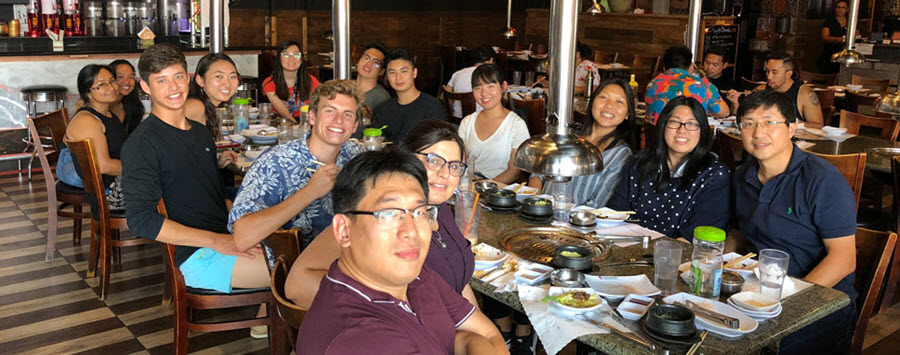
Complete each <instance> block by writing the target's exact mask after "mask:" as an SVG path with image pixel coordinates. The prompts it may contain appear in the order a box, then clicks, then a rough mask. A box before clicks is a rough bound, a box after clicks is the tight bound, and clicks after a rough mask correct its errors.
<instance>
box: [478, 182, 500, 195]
mask: <svg viewBox="0 0 900 355" xmlns="http://www.w3.org/2000/svg"><path fill="white" fill-rule="evenodd" d="M498 188H499V187H498V185H497V183H496V182H493V181H487V180H482V181H477V182H475V192H477V193H480V194H485V193H489V192H491V191H494V190H496V189H498Z"/></svg>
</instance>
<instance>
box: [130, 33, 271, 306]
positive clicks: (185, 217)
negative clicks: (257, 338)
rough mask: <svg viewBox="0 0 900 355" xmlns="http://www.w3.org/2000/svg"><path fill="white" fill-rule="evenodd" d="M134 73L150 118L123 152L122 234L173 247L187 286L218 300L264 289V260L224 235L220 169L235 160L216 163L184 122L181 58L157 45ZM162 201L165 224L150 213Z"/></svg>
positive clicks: (200, 134) (204, 137) (202, 136)
mask: <svg viewBox="0 0 900 355" xmlns="http://www.w3.org/2000/svg"><path fill="white" fill-rule="evenodd" d="M138 69H139V71H140V74H141V88H142V89H143V90H144V91H145V92H147V93H149V94H150V97H151V99H152V101H153V112H152V113H151V114H150V116H149V117H147V119H145V120H144V121H143V122H142V123H141V124H140V125H139V126H138V128H137V129H136V130H135V131H134V133H132V135H131V137H130V138H131V139H129V140H128V141H127V142H126V143H125V146H124V147H123V149H122V168H123V169H122V170H123V172H122V175H123V184H122V185H123V191H124V193H125V199H126V214H125V215H126V217H127V218H128V227H129V228H130V229H131V231H132V233H134V234H135V235H137V236H140V237H143V238H148V239H155V240H157V241H160V242H164V243H169V244H174V245H176V252H175V260H174V261H175V264H176V265H178V266H179V269H181V272H182V274H184V279H185V283H186V284H187V285H188V286H191V287H196V288H205V289H212V290H216V291H220V292H231V289H232V287H236V288H257V287H265V286H267V285H268V284H269V281H268V273H267V270H266V265H265V263H264V259H265V258H263V257H262V255H261V254H260V253H259V252H258V251H257V250H256V249H251V250H240V249H238V248H237V247H236V246H235V243H234V238H233V237H232V236H231V235H230V234H227V233H228V230H227V228H226V226H227V224H228V207H227V205H226V201H225V195H224V193H223V192H222V186H223V184H222V180H221V178H220V175H219V173H218V169H219V168H221V167H224V166H226V165H228V164H230V163H231V162H233V161H234V160H235V159H236V158H237V156H236V154H235V153H234V152H232V151H225V152H223V153H222V155H221V156H220V157H219V158H218V159H217V158H216V145H215V142H214V141H213V138H212V136H211V135H210V133H209V130H207V129H206V127H205V126H203V125H202V124H199V123H196V122H194V121H191V120H188V119H187V118H185V116H184V103H185V100H186V99H187V92H188V83H189V81H190V79H189V76H188V73H187V62H186V61H185V58H184V55H183V54H182V53H181V50H179V49H178V48H176V47H174V46H172V45H167V44H158V45H155V46H153V47H150V48H148V49H147V50H145V51H144V53H143V54H142V55H141V59H140V62H139V63H138ZM160 199H162V200H163V201H164V203H165V206H166V210H167V212H168V218H164V217H163V216H162V215H160V214H159V213H157V211H156V205H157V202H158V201H159V200H160ZM261 311H262V310H261Z"/></svg>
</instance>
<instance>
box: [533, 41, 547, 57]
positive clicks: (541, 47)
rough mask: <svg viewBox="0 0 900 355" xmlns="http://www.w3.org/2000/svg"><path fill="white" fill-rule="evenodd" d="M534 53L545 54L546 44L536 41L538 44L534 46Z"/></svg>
mask: <svg viewBox="0 0 900 355" xmlns="http://www.w3.org/2000/svg"><path fill="white" fill-rule="evenodd" d="M534 54H537V55H544V54H547V45H546V44H543V43H538V45H537V46H535V47H534Z"/></svg>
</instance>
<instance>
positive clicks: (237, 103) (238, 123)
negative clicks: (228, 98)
mask: <svg viewBox="0 0 900 355" xmlns="http://www.w3.org/2000/svg"><path fill="white" fill-rule="evenodd" d="M232 114H234V133H235V134H241V132H242V131H243V130H245V129H247V128H249V127H250V99H235V100H234V107H233V109H232Z"/></svg>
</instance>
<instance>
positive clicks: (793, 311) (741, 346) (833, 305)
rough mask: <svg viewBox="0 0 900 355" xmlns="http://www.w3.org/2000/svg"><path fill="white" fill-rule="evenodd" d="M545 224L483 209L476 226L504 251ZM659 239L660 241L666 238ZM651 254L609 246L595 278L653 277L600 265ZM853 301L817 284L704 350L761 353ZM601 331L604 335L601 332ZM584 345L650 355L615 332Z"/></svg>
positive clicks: (713, 339)
mask: <svg viewBox="0 0 900 355" xmlns="http://www.w3.org/2000/svg"><path fill="white" fill-rule="evenodd" d="M540 226H547V224H535V223H531V222H526V221H524V220H522V219H520V218H518V217H517V215H516V214H513V213H505V214H504V213H499V212H492V211H483V215H482V218H481V222H480V223H479V224H478V241H479V242H483V243H486V244H488V245H491V246H494V247H496V248H500V249H502V247H501V246H500V245H499V241H500V239H501V238H502V237H503V236H504V235H505V234H506V233H508V232H510V231H513V230H516V229H519V228H527V227H540ZM662 239H665V238H660V239H657V240H662ZM682 248H683V252H682V261H683V262H686V261H689V260H690V255H691V250H692V247H691V245H690V244H684V245H683V247H682ZM648 253H649V254H651V255H652V254H653V243H651V244H650V247H649V248H648V249H643V248H642V247H641V245H640V244H637V245H632V246H628V247H624V248H623V247H619V246H615V245H613V246H612V247H611V253H610V256H609V257H608V258H606V259H604V260H602V261H600V262H599V263H597V264H595V265H594V271H593V272H592V273H593V274H598V270H602V274H603V275H614V276H615V275H617V276H623V275H638V274H645V275H647V276H648V277H649V278H650V279H651V280H652V279H653V267H652V266H612V267H604V268H601V267H599V266H600V265H605V264H609V263H616V262H624V261H630V260H635V259H637V260H639V259H641V258H642V257H643V256H644V255H645V254H648ZM470 285H471V286H472V289H473V290H475V291H476V292H478V293H480V294H482V295H483V296H485V297H490V298H493V299H495V300H497V301H499V302H501V303H503V304H505V305H507V306H509V307H512V308H513V309H516V310H517V311H519V312H523V313H524V312H525V311H524V308H523V307H522V304H521V303H520V302H519V296H518V293H516V292H505V293H497V292H494V291H495V290H496V289H495V288H494V287H493V286H491V285H490V284H487V283H484V282H481V281H480V280H478V279H475V278H473V279H472V280H471V282H470ZM678 291H679V292H683V291H687V285H686V284H685V283H684V282H682V281H679V282H678ZM849 303H850V298H849V297H848V296H847V295H846V294H845V293H843V292H840V291H836V290H834V289H831V288H828V287H823V286H819V285H815V284H813V285H812V286H810V287H808V288H806V289H803V290H801V291H799V292H797V293H796V294H794V295H792V296H790V297H787V298H785V299H783V300H782V305H783V307H784V311H783V312H782V314H781V315H780V316H778V317H776V318H774V319H770V320H768V321H766V322H763V323H760V324H759V328H757V329H756V330H755V331H753V332H752V333H750V334H747V335H744V336H742V337H740V338H737V339H729V338H724V337H720V336H718V335H715V334H713V333H710V334H709V336H708V337H707V338H706V340H705V341H704V342H703V346H702V351H703V352H704V353H706V354H729V355H734V354H749V353H758V352H759V350H760V349H762V348H764V347H767V346H770V345H772V344H776V343H777V342H778V341H779V340H780V339H781V338H783V337H785V336H787V335H789V334H791V333H793V332H795V331H797V330H799V329H801V328H803V327H805V326H806V325H809V324H811V323H813V322H815V321H817V320H819V319H822V318H823V317H825V316H827V315H829V314H831V313H833V312H835V311H837V310H839V309H841V308H843V307H844V306H846V305H848V304H849ZM598 332H600V330H599V328H598ZM576 340H577V341H578V342H581V343H582V344H584V345H586V346H588V347H590V348H593V349H596V350H599V351H601V352H603V353H607V354H652V353H653V352H651V351H650V349H649V348H646V347H644V346H642V345H639V344H638V343H635V342H633V341H631V340H628V339H625V338H623V337H621V336H619V335H616V334H609V333H607V334H589V335H585V336H581V337H579V338H577V339H576Z"/></svg>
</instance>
